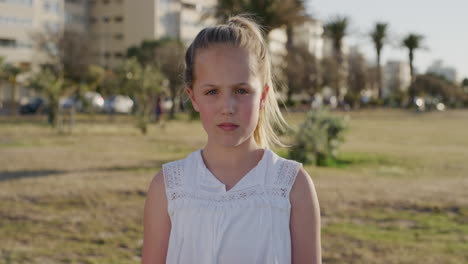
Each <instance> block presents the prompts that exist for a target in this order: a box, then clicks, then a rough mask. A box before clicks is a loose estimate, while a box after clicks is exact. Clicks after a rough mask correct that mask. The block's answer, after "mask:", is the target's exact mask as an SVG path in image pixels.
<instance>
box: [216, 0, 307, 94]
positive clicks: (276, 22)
mask: <svg viewBox="0 0 468 264" xmlns="http://www.w3.org/2000/svg"><path fill="white" fill-rule="evenodd" d="M241 13H247V14H251V15H253V16H255V18H257V19H258V20H259V22H260V23H261V25H262V26H263V30H264V33H265V35H266V36H268V35H269V33H270V32H271V31H272V30H273V29H276V28H280V27H286V36H287V40H286V50H287V51H288V52H294V51H292V48H293V46H294V45H293V43H294V41H293V27H294V25H297V24H300V23H302V22H305V21H306V20H307V19H309V16H308V15H307V13H306V8H305V1H304V0H262V1H256V0H243V1H233V0H219V1H218V5H217V7H216V9H215V14H214V15H215V17H216V18H217V19H218V20H219V21H220V22H226V21H227V20H228V18H229V17H230V16H232V15H237V14H241ZM267 40H268V38H267ZM293 56H294V55H293ZM286 63H287V61H286V62H285V64H286ZM285 77H286V79H287V80H286V81H287V84H288V89H294V88H293V86H294V84H293V76H290V75H288V72H286V75H285ZM288 93H291V92H288Z"/></svg>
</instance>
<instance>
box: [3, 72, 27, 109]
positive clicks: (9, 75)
mask: <svg viewBox="0 0 468 264" xmlns="http://www.w3.org/2000/svg"><path fill="white" fill-rule="evenodd" d="M22 72H23V69H22V68H20V67H17V66H15V65H12V64H4V66H3V67H2V73H3V74H2V75H3V76H4V78H5V79H6V80H7V82H9V83H10V85H11V88H12V89H11V99H10V101H11V113H12V114H13V115H16V105H17V104H16V101H17V100H18V98H16V95H17V93H18V91H17V90H18V84H17V78H18V75H19V74H21V73H22Z"/></svg>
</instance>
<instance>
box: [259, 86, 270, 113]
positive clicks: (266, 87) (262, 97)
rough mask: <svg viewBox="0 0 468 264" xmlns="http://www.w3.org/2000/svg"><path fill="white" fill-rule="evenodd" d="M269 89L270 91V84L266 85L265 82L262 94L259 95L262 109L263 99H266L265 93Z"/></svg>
mask: <svg viewBox="0 0 468 264" xmlns="http://www.w3.org/2000/svg"><path fill="white" fill-rule="evenodd" d="M269 91H270V86H268V84H265V87H264V88H263V92H262V96H261V97H260V109H262V108H263V107H264V106H265V101H266V99H267V95H268V92H269Z"/></svg>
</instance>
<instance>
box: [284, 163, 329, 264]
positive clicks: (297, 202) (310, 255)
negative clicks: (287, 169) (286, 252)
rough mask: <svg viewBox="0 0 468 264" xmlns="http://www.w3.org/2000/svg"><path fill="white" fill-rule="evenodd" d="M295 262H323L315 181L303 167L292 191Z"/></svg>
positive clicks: (292, 240) (294, 263) (316, 263)
mask: <svg viewBox="0 0 468 264" xmlns="http://www.w3.org/2000/svg"><path fill="white" fill-rule="evenodd" d="M290 201H291V222H290V229H291V247H292V263H293V264H306V263H307V264H309V263H312V264H321V263H322V253H321V241H320V207H319V202H318V198H317V193H316V191H315V186H314V183H313V182H312V179H311V178H310V176H309V174H308V173H307V172H306V171H305V170H304V169H303V168H301V169H300V170H299V172H298V174H297V176H296V181H295V182H294V185H293V187H292V189H291V193H290Z"/></svg>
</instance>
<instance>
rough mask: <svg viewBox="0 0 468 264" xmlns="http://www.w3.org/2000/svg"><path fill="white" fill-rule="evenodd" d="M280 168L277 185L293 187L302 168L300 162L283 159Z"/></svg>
mask: <svg viewBox="0 0 468 264" xmlns="http://www.w3.org/2000/svg"><path fill="white" fill-rule="evenodd" d="M280 162H281V165H280V168H279V170H278V172H277V175H276V180H275V185H279V186H285V187H289V188H290V187H292V185H293V183H294V179H296V175H297V172H298V170H299V168H300V163H297V162H294V161H291V160H281V161H280Z"/></svg>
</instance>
